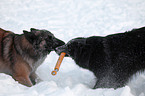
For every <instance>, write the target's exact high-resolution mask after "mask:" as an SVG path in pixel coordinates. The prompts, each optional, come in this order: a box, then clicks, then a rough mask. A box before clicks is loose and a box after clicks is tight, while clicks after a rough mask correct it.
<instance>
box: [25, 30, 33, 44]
mask: <svg viewBox="0 0 145 96" xmlns="http://www.w3.org/2000/svg"><path fill="white" fill-rule="evenodd" d="M23 33H24V36H25V38H26V39H27V40H28V41H29V42H30V43H33V41H34V39H35V37H36V36H35V34H34V33H32V32H28V31H26V30H23Z"/></svg>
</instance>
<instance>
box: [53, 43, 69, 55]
mask: <svg viewBox="0 0 145 96" xmlns="http://www.w3.org/2000/svg"><path fill="white" fill-rule="evenodd" d="M55 52H56V53H57V54H58V55H60V54H61V53H62V52H65V53H66V56H69V54H68V50H67V46H66V45H62V46H59V47H57V48H55Z"/></svg>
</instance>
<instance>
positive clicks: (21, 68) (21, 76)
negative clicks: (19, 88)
mask: <svg viewBox="0 0 145 96" xmlns="http://www.w3.org/2000/svg"><path fill="white" fill-rule="evenodd" d="M12 69H13V71H12V76H13V78H14V79H15V80H16V81H18V82H19V83H21V84H23V85H26V86H28V87H30V86H32V85H33V84H32V82H31V80H30V78H29V76H30V72H31V71H30V67H29V66H28V65H27V63H24V62H23V63H15V65H14V66H13V68H12Z"/></svg>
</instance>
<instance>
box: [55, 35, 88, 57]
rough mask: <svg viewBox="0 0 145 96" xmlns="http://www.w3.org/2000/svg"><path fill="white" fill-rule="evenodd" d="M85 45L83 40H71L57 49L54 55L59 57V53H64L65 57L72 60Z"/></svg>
mask: <svg viewBox="0 0 145 96" xmlns="http://www.w3.org/2000/svg"><path fill="white" fill-rule="evenodd" d="M85 43H86V39H84V38H75V39H72V40H70V41H69V42H68V43H67V44H65V45H62V46H59V47H57V48H56V53H57V54H58V55H60V53H61V52H65V53H66V56H69V57H72V58H74V57H75V56H76V55H77V54H78V53H80V51H81V48H82V47H83V46H84V45H85Z"/></svg>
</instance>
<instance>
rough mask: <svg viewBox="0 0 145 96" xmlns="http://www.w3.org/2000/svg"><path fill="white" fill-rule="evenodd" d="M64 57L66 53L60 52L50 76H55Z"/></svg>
mask: <svg viewBox="0 0 145 96" xmlns="http://www.w3.org/2000/svg"><path fill="white" fill-rule="evenodd" d="M65 55H66V53H64V52H62V53H61V54H60V56H59V58H58V60H57V63H56V66H55V68H54V71H52V72H51V74H52V75H56V74H57V72H58V71H59V68H60V65H61V62H62V60H63V58H64V56H65Z"/></svg>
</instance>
